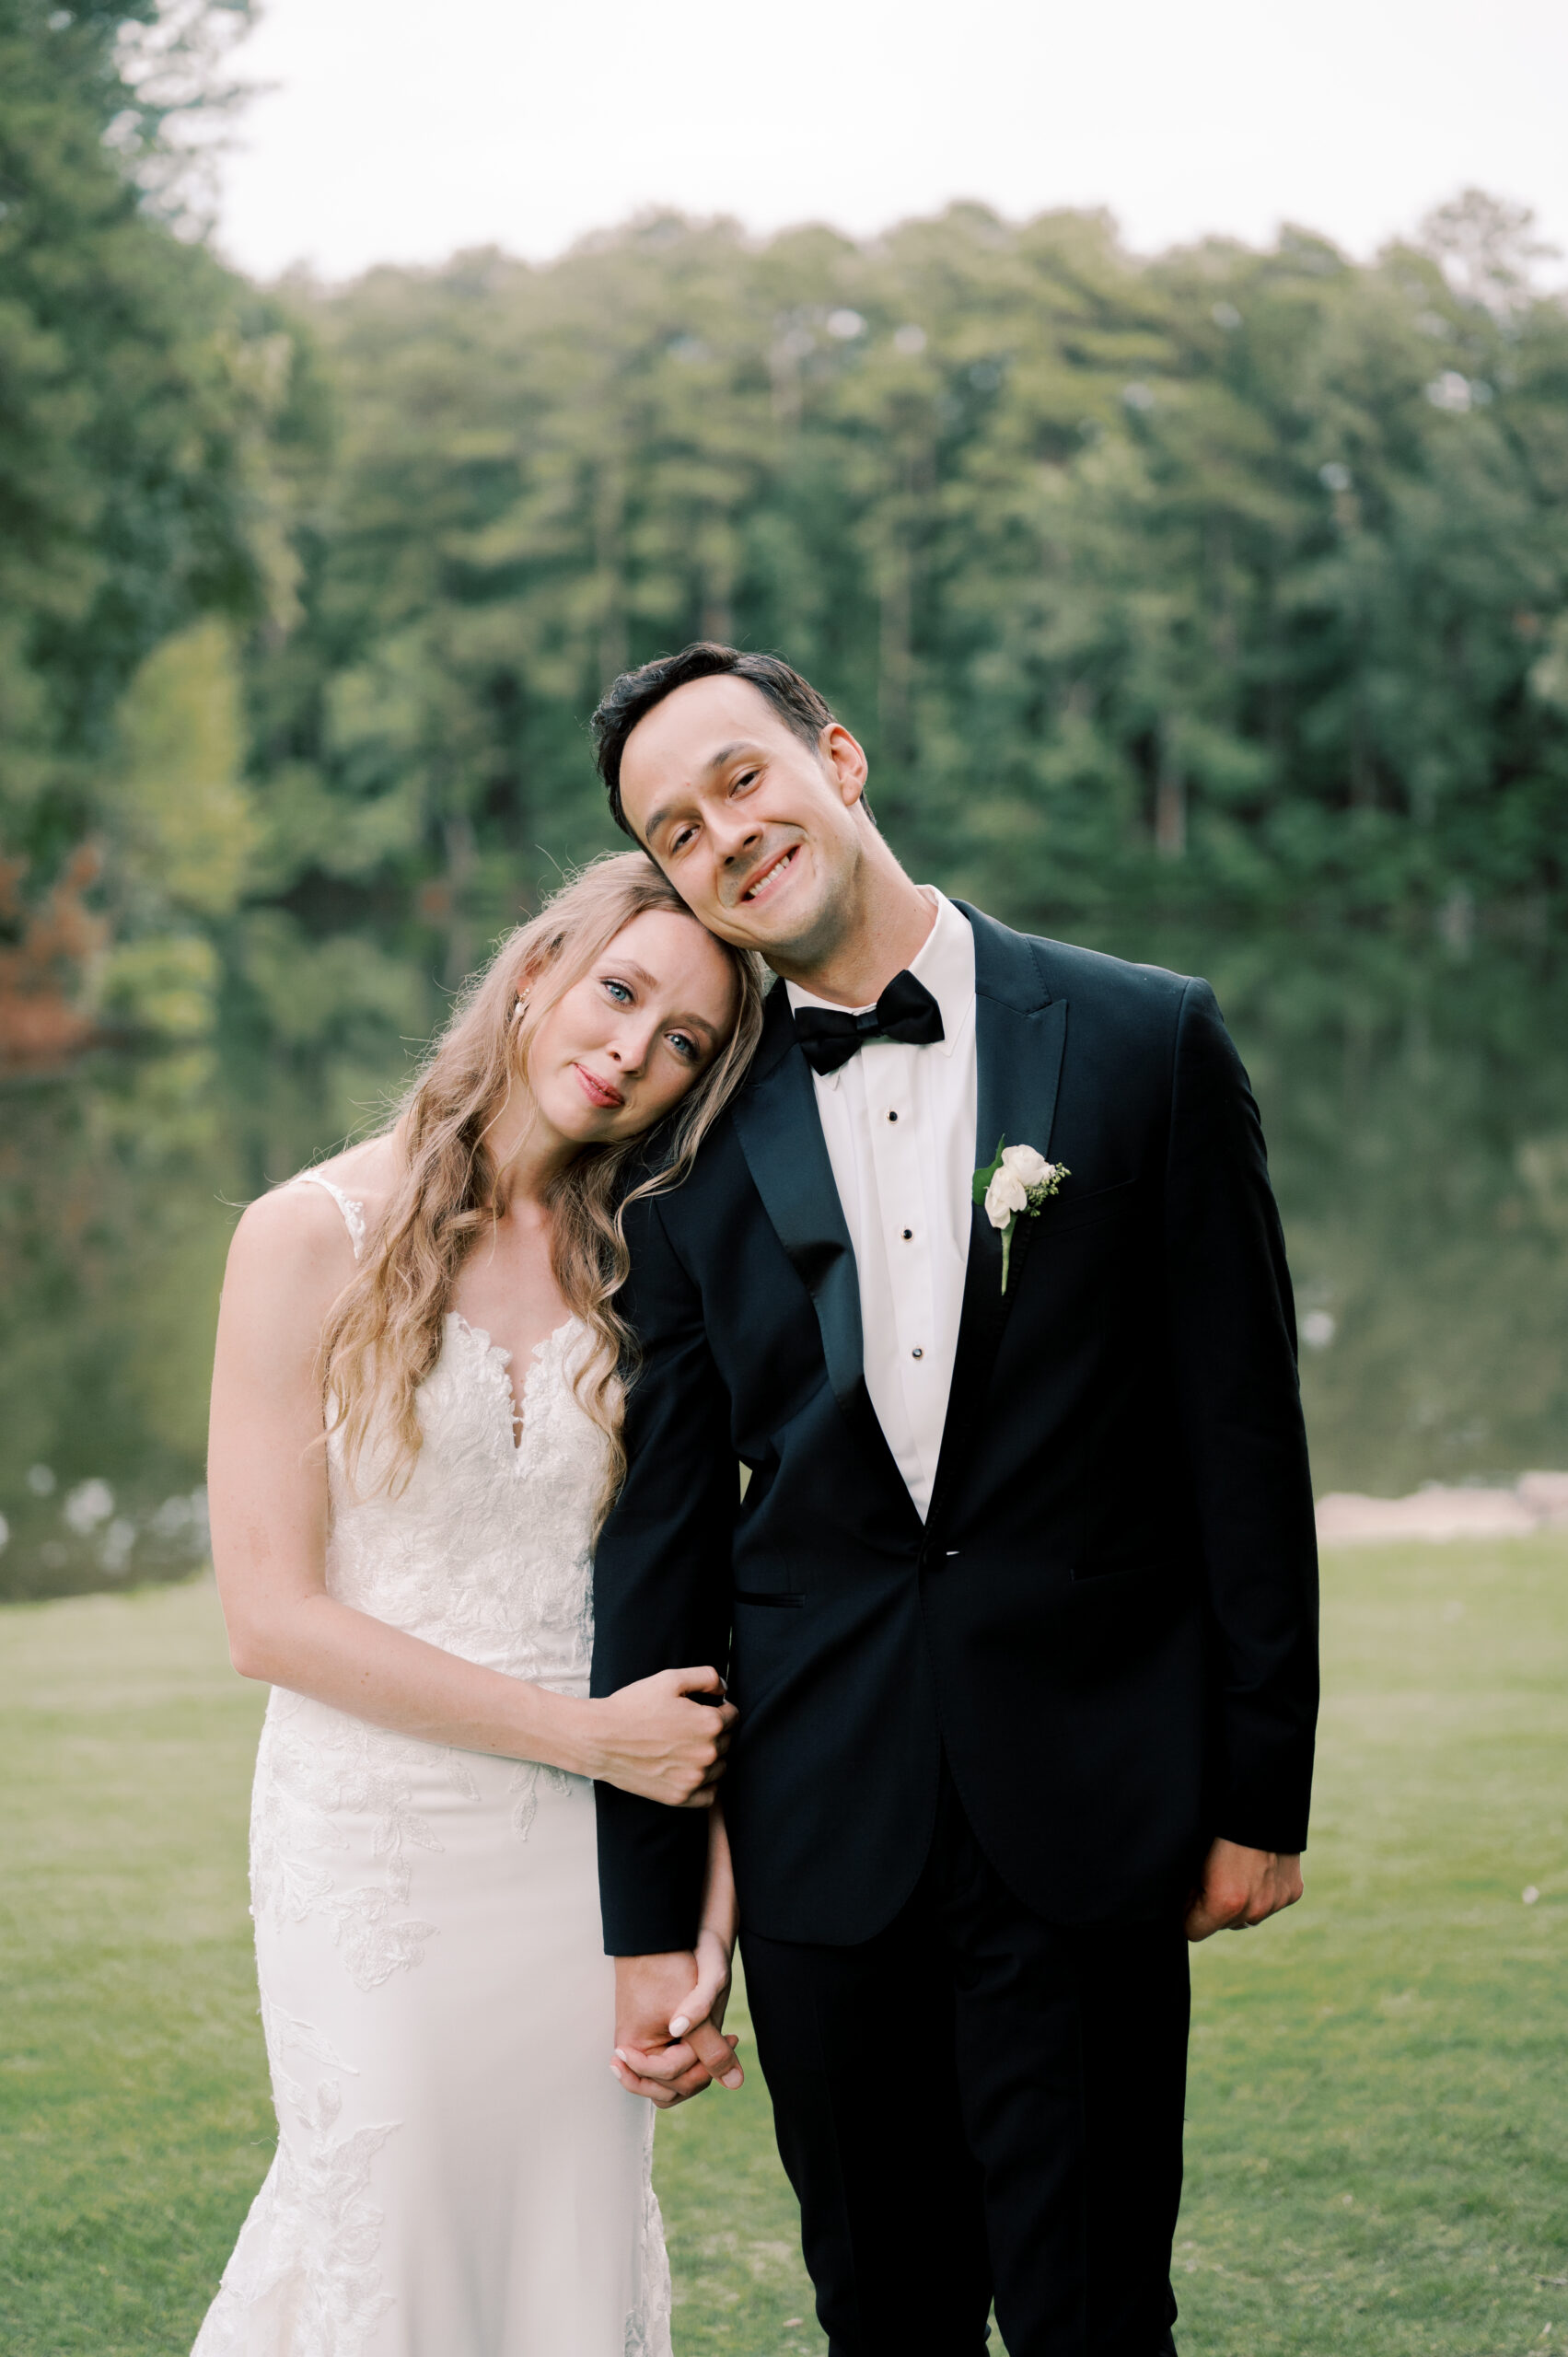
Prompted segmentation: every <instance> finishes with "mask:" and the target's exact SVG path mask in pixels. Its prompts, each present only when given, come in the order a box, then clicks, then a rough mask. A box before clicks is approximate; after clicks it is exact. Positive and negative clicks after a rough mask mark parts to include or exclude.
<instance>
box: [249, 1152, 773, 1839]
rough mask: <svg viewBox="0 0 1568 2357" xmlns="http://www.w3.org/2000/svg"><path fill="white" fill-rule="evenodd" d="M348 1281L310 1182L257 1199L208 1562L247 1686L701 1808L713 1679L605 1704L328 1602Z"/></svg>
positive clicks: (691, 1674)
mask: <svg viewBox="0 0 1568 2357" xmlns="http://www.w3.org/2000/svg"><path fill="white" fill-rule="evenodd" d="M352 1274H353V1259H352V1255H351V1252H350V1249H349V1245H348V1240H347V1237H346V1234H345V1231H344V1229H343V1223H342V1221H341V1219H340V1217H339V1215H338V1213H337V1211H336V1209H335V1207H334V1206H333V1204H332V1203H331V1200H330V1199H329V1198H328V1197H327V1196H326V1195H325V1194H323V1193H322V1192H321V1191H320V1190H319V1189H316V1188H304V1187H300V1188H293V1189H289V1190H283V1191H280V1192H279V1193H276V1194H273V1195H269V1196H265V1197H263V1198H262V1199H261V1201H260V1202H256V1203H253V1204H252V1205H251V1206H250V1210H249V1211H248V1212H247V1213H245V1216H244V1218H243V1219H242V1220H241V1221H240V1223H239V1226H238V1230H237V1232H236V1235H235V1238H234V1243H233V1246H232V1247H231V1248H230V1252H229V1259H228V1269H227V1272H226V1278H225V1282H224V1291H223V1303H222V1307H221V1309H220V1312H219V1317H218V1339H217V1353H216V1357H215V1364H214V1370H213V1405H212V1426H211V1436H210V1446H209V1457H208V1483H209V1491H210V1496H211V1504H212V1517H213V1561H214V1563H215V1568H216V1572H217V1581H218V1591H219V1595H220V1596H221V1598H222V1603H223V1610H224V1619H225V1620H226V1624H227V1628H228V1640H229V1652H230V1655H231V1658H232V1659H233V1662H234V1666H235V1667H236V1669H238V1671H239V1673H240V1675H241V1676H242V1677H245V1678H261V1679H264V1680H265V1681H266V1682H267V1683H268V1684H270V1685H273V1686H285V1687H287V1688H289V1689H292V1690H293V1691H294V1692H296V1693H299V1694H308V1695H310V1696H312V1697H314V1699H315V1700H316V1701H321V1702H329V1703H332V1704H334V1705H335V1706H336V1707H337V1708H338V1709H339V1710H343V1711H350V1712H352V1713H354V1716H355V1717H356V1718H362V1719H369V1720H371V1721H373V1722H374V1723H375V1724H377V1725H378V1726H385V1727H392V1728H395V1729H397V1730H398V1731H399V1732H400V1733H401V1734H404V1735H412V1736H420V1737H422V1738H423V1739H424V1741H426V1742H429V1743H442V1744H455V1745H457V1746H458V1747H460V1748H461V1749H463V1750H465V1751H493V1752H497V1753H499V1754H501V1755H502V1756H503V1757H504V1758H507V1759H540V1760H543V1761H545V1762H547V1763H548V1764H550V1765H552V1766H553V1767H558V1768H565V1769H570V1770H572V1771H575V1773H577V1774H579V1775H584V1776H594V1777H599V1778H602V1779H604V1780H605V1781H606V1782H610V1783H613V1784H619V1785H621V1787H622V1789H623V1790H625V1791H627V1792H633V1793H639V1794H642V1795H643V1796H644V1797H645V1798H646V1799H649V1800H657V1801H663V1802H666V1803H669V1804H673V1805H684V1806H695V1807H703V1806H706V1805H708V1804H710V1803H711V1802H712V1800H713V1796H714V1792H713V1788H714V1782H715V1781H716V1779H717V1777H718V1776H719V1774H720V1773H722V1771H723V1753H724V1750H725V1748H726V1746H727V1743H728V1728H729V1725H730V1723H731V1721H732V1720H733V1718H734V1715H735V1714H734V1712H733V1711H732V1710H731V1709H730V1708H729V1706H728V1705H727V1704H726V1706H725V1707H724V1708H723V1709H722V1710H721V1709H718V1708H715V1707H714V1705H713V1704H711V1703H703V1702H694V1701H690V1700H688V1699H687V1697H688V1696H690V1695H691V1694H693V1693H700V1692H703V1691H712V1690H714V1689H716V1688H717V1687H718V1684H719V1679H718V1677H717V1675H716V1673H715V1672H714V1670H713V1669H712V1668H703V1667H699V1668H694V1669H691V1670H665V1671H662V1672H660V1674H659V1675H658V1676H656V1677H654V1678H644V1679H642V1680H641V1681H640V1682H639V1683H638V1684H637V1685H635V1686H626V1687H622V1688H621V1691H620V1692H619V1693H617V1694H612V1695H610V1696H609V1697H608V1698H607V1699H606V1700H604V1701H576V1700H575V1698H574V1697H572V1696H570V1695H565V1694H554V1693H552V1692H551V1691H550V1690H549V1689H548V1688H545V1687H542V1686H534V1685H530V1684H528V1682H527V1681H526V1680H524V1679H521V1678H508V1677H506V1676H505V1675H504V1674H503V1673H502V1672H501V1671H499V1670H493V1669H484V1668H482V1667H480V1666H479V1665H478V1664H477V1663H474V1662H469V1661H463V1660H462V1659H460V1658H459V1656H458V1655H455V1654H449V1653H447V1652H445V1651H444V1650H443V1649H442V1648H441V1647H440V1646H438V1645H431V1644H426V1643H424V1640H423V1639H422V1638H419V1637H412V1636H409V1635H407V1634H406V1633H405V1632H404V1631H401V1630H400V1629H392V1628H389V1627H388V1626H387V1624H386V1623H385V1622H384V1621H380V1620H374V1619H372V1618H371V1616H370V1615H369V1614H367V1613H364V1612H358V1611H356V1610H354V1608H353V1607H352V1606H349V1605H345V1604H340V1603H338V1602H337V1601H336V1600H335V1599H334V1598H333V1597H331V1596H329V1595H328V1593H327V1587H326V1576H325V1564H326V1547H327V1471H326V1453H325V1450H324V1448H323V1447H322V1445H321V1433H322V1409H321V1399H320V1387H319V1376H318V1371H317V1349H318V1345H319V1339H320V1334H321V1329H322V1326H323V1323H324V1321H325V1319H326V1316H327V1312H328V1310H329V1309H330V1308H331V1304H332V1302H333V1301H334V1300H335V1299H336V1297H337V1295H338V1294H339V1292H340V1291H341V1290H342V1288H343V1285H344V1284H345V1283H347V1281H348V1279H349V1277H350V1276H351V1275H352Z"/></svg>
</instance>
